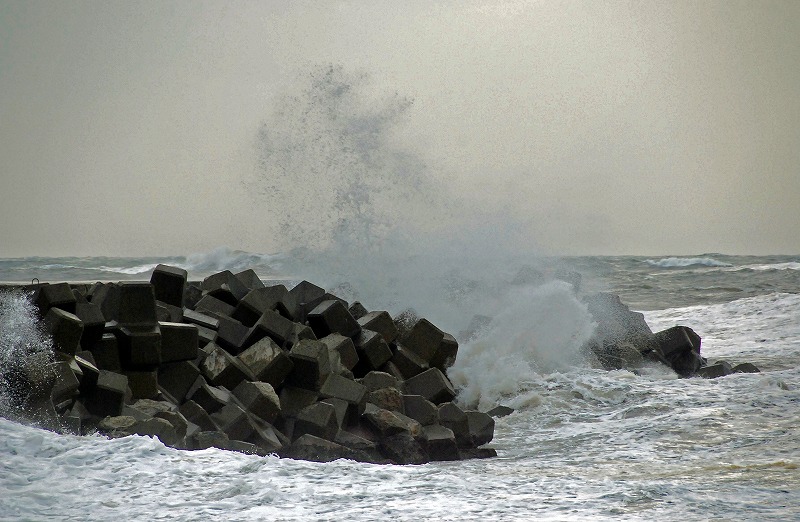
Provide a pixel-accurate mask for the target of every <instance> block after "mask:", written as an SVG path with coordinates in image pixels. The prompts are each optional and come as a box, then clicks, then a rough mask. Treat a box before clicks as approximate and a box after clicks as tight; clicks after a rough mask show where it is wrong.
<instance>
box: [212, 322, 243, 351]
mask: <svg viewBox="0 0 800 522" xmlns="http://www.w3.org/2000/svg"><path fill="white" fill-rule="evenodd" d="M249 334H250V329H249V328H248V327H246V326H244V325H243V324H242V323H240V322H239V321H237V320H236V319H231V318H230V317H226V316H224V315H222V316H219V329H217V339H216V341H215V342H216V343H217V344H218V345H220V346H222V347H223V348H225V350H227V351H228V353H230V354H232V355H238V354H240V353H242V351H244V346H245V343H246V342H247V336H248V335H249Z"/></svg>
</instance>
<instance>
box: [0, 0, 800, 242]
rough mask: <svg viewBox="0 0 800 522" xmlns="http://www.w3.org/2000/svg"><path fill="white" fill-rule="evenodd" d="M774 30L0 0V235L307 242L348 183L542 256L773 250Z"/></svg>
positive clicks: (785, 149)
mask: <svg viewBox="0 0 800 522" xmlns="http://www.w3.org/2000/svg"><path fill="white" fill-rule="evenodd" d="M798 27H800V2H796V1H792V0H787V1H769V0H764V1H757V2H752V1H746V2H745V1H704V2H697V1H681V0H676V1H671V2H612V1H609V2H577V1H558V0H552V1H511V0H509V1H501V0H497V1H479V0H475V1H473V0H459V1H446V0H443V1H435V2H434V1H402V2H401V1H370V2H365V1H337V2H323V1H291V2H288V1H286V2H284V1H278V0H276V1H270V2H236V1H217V2H202V1H185V2H180V1H176V2H155V1H147V2H141V1H139V2H137V1H133V2H131V1H124V2H122V1H114V0H112V1H88V2H86V1H70V2H56V1H51V2H38V1H19V2H18V1H9V0H0V158H2V162H1V163H0V237H1V238H2V241H0V257H21V256H37V255H38V256H90V255H111V256H145V255H184V254H189V253H193V252H204V251H209V250H212V249H214V248H216V247H218V246H221V245H225V246H227V247H230V248H234V249H241V250H247V251H254V252H263V253H268V252H275V251H279V250H282V249H286V248H291V247H294V246H299V245H300V244H302V243H304V242H305V243H308V245H310V246H313V244H314V243H315V242H319V241H324V238H323V239H321V237H322V236H325V234H326V233H328V232H331V230H332V227H331V226H328V225H327V222H328V221H330V220H334V221H335V220H336V219H337V218H341V212H342V211H341V208H340V207H336V208H334V209H333V210H331V209H330V208H328V207H329V206H330V205H336V204H337V201H338V202H339V203H341V202H342V201H343V199H342V198H345V199H347V201H348V202H349V203H348V204H350V205H355V203H353V201H355V199H354V197H355V196H354V194H356V192H353V190H352V189H353V186H354V184H355V183H356V182H360V181H364V182H365V184H367V186H369V187H371V190H374V191H375V192H376V193H377V192H380V191H383V192H382V194H383V196H380V194H378V195H376V196H374V197H373V198H372V199H370V200H369V204H370V205H372V207H374V208H373V210H375V212H378V211H379V212H380V219H382V220H383V222H385V223H388V224H389V225H392V224H394V225H398V226H399V224H402V225H403V226H411V224H413V226H415V227H416V230H417V231H418V233H422V232H419V231H424V230H425V229H426V227H433V228H436V227H438V228H439V229H447V227H452V229H454V230H455V229H460V230H461V232H462V233H463V232H464V230H465V229H466V231H467V232H469V230H470V227H472V226H476V223H483V224H484V225H485V224H486V223H489V224H490V226H491V227H495V226H496V227H499V228H504V227H506V228H509V229H513V230H515V231H516V233H517V234H518V236H517V237H518V238H524V241H526V242H530V244H532V245H535V248H536V249H537V251H539V252H541V253H543V254H548V255H557V254H567V255H617V254H639V255H658V254H674V255H684V254H699V253H705V252H722V253H729V254H798V253H800V96H798V93H800V67H798V64H800V31H798V30H797V29H798ZM331 71H333V72H332V73H331ZM331 74H333V77H331ZM326 75H327V76H326ZM321 82H322V83H321ZM324 82H327V83H324ZM323 83H324V85H323V86H322V87H321V86H320V85H322V84H323ZM337 147H338V148H337ZM265 151H266V152H265ZM354 173H355V174H354ZM315 179H317V180H318V182H317V181H315ZM365 180H366V181H365ZM342 186H347V187H349V190H350V192H347V193H345V192H343V191H342V189H341V187H342ZM398 186H400V187H401V188H402V187H404V186H406V187H408V188H409V190H408V191H405V192H403V191H400V190H399V189H398V188H397V187H398ZM412 189H413V190H412ZM401 193H402V195H401ZM330 194H335V196H330ZM359 197H366V198H368V196H365V195H364V194H361V195H360V196H359ZM381 197H382V199H381ZM337 198H339V199H337ZM348 198H349V199H348ZM326 220H327V221H326ZM292 223H296V224H297V227H296V228H293V227H292ZM312 225H313V226H312ZM315 227H316V228H315ZM290 229H294V230H299V231H301V232H302V231H314V232H315V233H313V234H312V233H311V232H309V234H308V235H307V236H305V237H304V236H303V234H294V235H292V234H288V233H287V231H288V230H290Z"/></svg>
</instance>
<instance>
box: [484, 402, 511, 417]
mask: <svg viewBox="0 0 800 522" xmlns="http://www.w3.org/2000/svg"><path fill="white" fill-rule="evenodd" d="M486 413H487V415H489V416H491V417H495V418H499V417H505V416H506V415H511V414H512V413H514V408H509V407H508V406H502V405H500V406H495V407H494V408H492V409H491V410H489V411H487V412H486Z"/></svg>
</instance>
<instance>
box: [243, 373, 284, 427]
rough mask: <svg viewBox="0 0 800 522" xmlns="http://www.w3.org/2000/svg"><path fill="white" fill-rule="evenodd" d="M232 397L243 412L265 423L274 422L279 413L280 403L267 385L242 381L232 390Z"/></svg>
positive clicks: (273, 390)
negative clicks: (237, 401) (236, 400)
mask: <svg viewBox="0 0 800 522" xmlns="http://www.w3.org/2000/svg"><path fill="white" fill-rule="evenodd" d="M233 395H234V396H235V397H236V398H237V399H238V400H239V403H240V404H241V405H242V406H243V407H244V409H245V410H247V411H248V412H250V413H251V414H253V415H255V416H256V417H258V418H260V419H262V420H263V421H265V422H268V423H272V422H274V421H275V419H276V418H277V417H278V415H279V414H280V413H281V401H280V399H279V398H278V394H277V393H275V389H274V388H273V387H272V386H271V385H270V384H269V383H266V382H258V381H256V382H247V381H244V382H242V383H241V384H239V386H237V387H236V388H234V390H233Z"/></svg>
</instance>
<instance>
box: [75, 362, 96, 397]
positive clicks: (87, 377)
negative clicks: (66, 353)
mask: <svg viewBox="0 0 800 522" xmlns="http://www.w3.org/2000/svg"><path fill="white" fill-rule="evenodd" d="M86 353H87V355H88V357H89V358H91V357H92V354H91V352H86ZM74 361H75V364H76V365H77V366H78V368H79V370H80V373H81V375H82V377H81V379H80V381H81V385H80V393H81V395H86V394H87V393H89V392H90V391H91V390H93V389H94V388H95V387H96V386H97V380H98V379H99V378H100V369H99V368H97V366H96V365H95V364H94V362H93V360H88V359H86V358H84V357H82V356H80V355H78V354H75V358H74Z"/></svg>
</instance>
